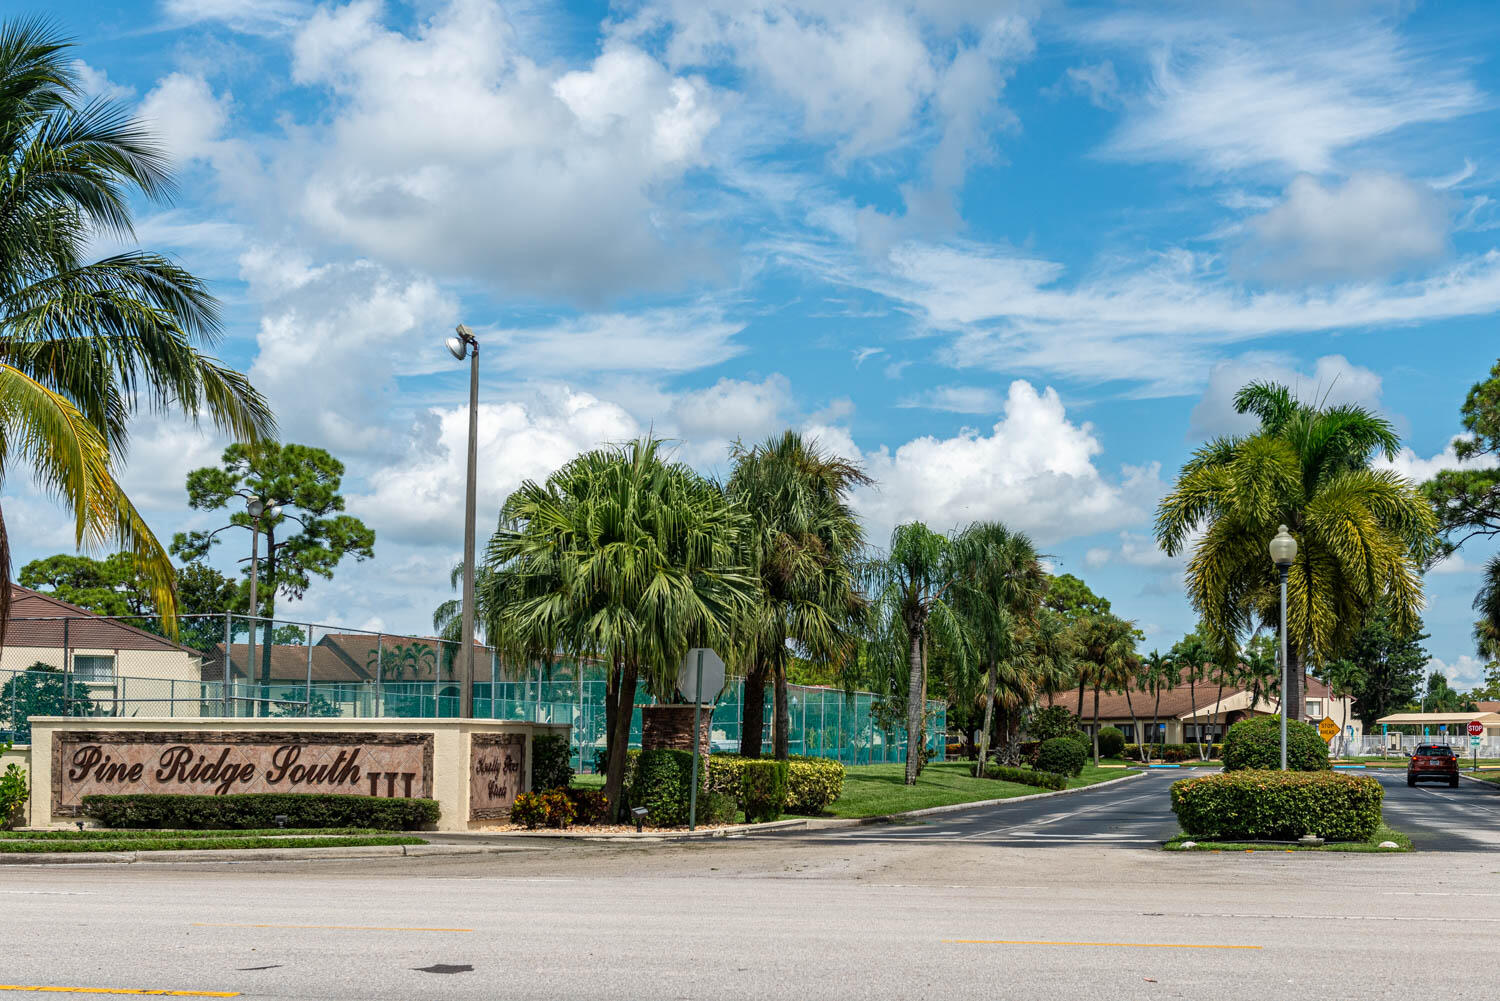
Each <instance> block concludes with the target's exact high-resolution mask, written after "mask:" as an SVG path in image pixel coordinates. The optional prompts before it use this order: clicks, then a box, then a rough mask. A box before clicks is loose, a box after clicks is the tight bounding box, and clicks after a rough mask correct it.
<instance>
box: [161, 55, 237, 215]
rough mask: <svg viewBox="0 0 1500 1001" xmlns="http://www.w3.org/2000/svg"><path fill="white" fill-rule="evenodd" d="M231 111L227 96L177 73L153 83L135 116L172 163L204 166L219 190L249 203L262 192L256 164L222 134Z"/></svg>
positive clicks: (195, 77)
mask: <svg viewBox="0 0 1500 1001" xmlns="http://www.w3.org/2000/svg"><path fill="white" fill-rule="evenodd" d="M233 111H234V98H233V96H232V95H230V94H227V93H225V94H215V93H214V91H213V88H212V87H210V86H209V84H208V81H206V80H205V79H204V78H203V77H202V76H199V75H196V74H191V73H182V72H176V73H169V74H167V75H166V76H164V77H162V78H161V79H160V80H158V81H157V83H156V86H155V87H153V88H152V89H151V92H150V93H148V94H147V95H146V97H145V98H144V100H142V101H141V105H140V108H139V109H138V111H137V113H138V115H139V116H140V118H141V119H142V120H143V121H145V122H146V123H147V124H149V125H150V127H151V130H152V132H153V134H154V135H155V137H156V138H157V139H158V140H159V141H160V142H161V145H162V147H163V148H164V149H166V150H167V151H168V153H169V154H170V155H171V157H172V159H173V160H174V161H175V162H176V163H177V164H179V165H181V164H193V163H206V164H209V165H211V166H212V167H213V169H214V170H215V172H216V173H217V175H218V180H219V184H220V186H221V187H222V188H223V189H225V190H226V191H229V192H232V193H236V194H238V195H239V196H240V197H245V198H250V199H253V198H255V197H258V196H259V195H260V194H262V193H263V188H262V184H263V178H262V177H261V172H260V171H261V168H260V163H259V160H258V158H257V156H256V154H255V151H254V150H253V149H252V147H251V146H250V144H249V143H247V142H246V141H245V140H244V139H240V138H235V137H231V136H229V135H227V134H226V133H228V132H229V131H230V126H231V120H232V115H233ZM260 207H261V209H262V210H263V209H264V206H260Z"/></svg>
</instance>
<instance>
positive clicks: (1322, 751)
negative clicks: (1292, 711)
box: [1224, 716, 1328, 772]
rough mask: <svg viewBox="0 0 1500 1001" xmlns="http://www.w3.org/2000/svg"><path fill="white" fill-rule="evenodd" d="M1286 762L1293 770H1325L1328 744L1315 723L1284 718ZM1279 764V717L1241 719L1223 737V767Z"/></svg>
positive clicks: (1238, 768)
mask: <svg viewBox="0 0 1500 1001" xmlns="http://www.w3.org/2000/svg"><path fill="white" fill-rule="evenodd" d="M1286 766H1287V768H1289V769H1291V770H1292V771H1294V772H1326V771H1328V745H1327V744H1325V743H1323V738H1322V737H1320V736H1318V731H1317V729H1316V728H1315V727H1313V726H1311V725H1309V724H1307V723H1304V722H1302V721H1301V720H1297V719H1293V720H1287V724H1286ZM1280 768H1281V717H1280V716H1256V717H1254V718H1253V719H1242V720H1240V721H1239V722H1238V723H1236V724H1235V725H1234V726H1232V727H1230V728H1229V734H1228V736H1226V737H1225V738H1224V770H1225V771H1226V772H1236V771H1241V770H1244V769H1267V770H1270V769H1276V770H1278V771H1279V770H1280Z"/></svg>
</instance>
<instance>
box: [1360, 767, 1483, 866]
mask: <svg viewBox="0 0 1500 1001" xmlns="http://www.w3.org/2000/svg"><path fill="white" fill-rule="evenodd" d="M1367 774H1370V775H1374V776H1375V777H1376V778H1378V779H1380V784H1381V786H1383V787H1384V788H1385V822H1386V823H1387V824H1389V825H1390V826H1392V827H1394V828H1395V829H1396V830H1398V831H1401V832H1403V833H1405V834H1408V835H1410V836H1411V840H1412V844H1413V845H1414V846H1415V847H1416V848H1417V849H1418V850H1419V851H1442V852H1492V851H1497V850H1500V787H1496V786H1493V785H1490V784H1489V783H1488V782H1471V781H1469V780H1467V779H1464V780H1461V781H1460V782H1459V783H1458V788H1456V789H1450V788H1448V787H1447V786H1444V785H1427V784H1425V783H1424V784H1422V785H1418V786H1415V787H1412V788H1408V787H1407V785H1406V772H1405V771H1404V770H1402V769H1389V770H1386V769H1381V770H1379V771H1377V770H1375V769H1371V770H1370V771H1369V772H1368V773H1367Z"/></svg>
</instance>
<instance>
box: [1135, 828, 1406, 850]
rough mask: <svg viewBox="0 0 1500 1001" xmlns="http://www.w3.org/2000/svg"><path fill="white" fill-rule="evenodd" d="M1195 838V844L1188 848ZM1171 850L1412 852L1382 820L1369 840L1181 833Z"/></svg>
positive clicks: (1401, 836) (1169, 844)
mask: <svg viewBox="0 0 1500 1001" xmlns="http://www.w3.org/2000/svg"><path fill="white" fill-rule="evenodd" d="M1187 841H1191V842H1193V847H1191V848H1184V847H1183V843H1184V842H1187ZM1382 841H1394V842H1395V843H1396V845H1397V847H1395V848H1382V847H1380V843H1381V842H1382ZM1162 847H1163V848H1165V849H1166V850H1167V851H1169V852H1368V853H1370V854H1377V855H1394V854H1397V853H1399V852H1409V851H1411V850H1412V848H1411V838H1408V837H1407V836H1406V835H1405V834H1402V833H1401V832H1400V831H1398V830H1395V829H1394V828H1391V827H1388V826H1386V825H1385V824H1381V825H1380V826H1379V827H1378V828H1376V830H1375V833H1374V835H1372V836H1371V838H1370V840H1369V841H1336V842H1333V843H1331V844H1324V845H1296V844H1284V843H1282V842H1278V841H1199V840H1198V839H1196V838H1192V837H1189V836H1188V835H1186V834H1179V835H1177V836H1176V837H1175V838H1173V839H1172V840H1171V841H1168V842H1167V843H1166V844H1165V845H1163V846H1162Z"/></svg>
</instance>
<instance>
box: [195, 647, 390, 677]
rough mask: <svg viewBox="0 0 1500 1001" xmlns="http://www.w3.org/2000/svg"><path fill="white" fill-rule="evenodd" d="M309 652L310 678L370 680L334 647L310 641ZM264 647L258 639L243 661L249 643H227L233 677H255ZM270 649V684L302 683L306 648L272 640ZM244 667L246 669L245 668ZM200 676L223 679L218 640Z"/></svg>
mask: <svg viewBox="0 0 1500 1001" xmlns="http://www.w3.org/2000/svg"><path fill="white" fill-rule="evenodd" d="M310 649H311V652H312V680H313V681H314V682H322V683H324V684H332V683H338V684H348V683H350V682H363V681H369V680H371V676H370V675H366V674H364V673H363V672H361V671H357V670H354V669H352V668H351V667H350V666H349V664H348V663H347V662H346V661H345V660H344V659H343V658H341V657H339V656H338V654H336V653H335V652H334V651H332V650H330V649H329V648H327V647H325V646H320V645H318V644H313V646H312V647H311V648H310ZM265 651H266V647H265V646H264V645H262V644H260V643H257V644H256V645H255V651H254V658H253V660H250V662H249V663H248V664H247V660H249V659H250V657H251V651H250V644H248V643H231V644H230V646H229V665H230V672H231V677H232V678H233V679H234V680H235V681H251V682H255V681H259V680H260V677H261V668H262V666H263V664H264V661H263V659H262V658H263V657H264V656H265ZM270 651H271V682H272V684H288V683H292V682H295V683H298V684H305V683H306V682H307V676H308V652H309V648H308V647H307V646H304V645H302V644H300V643H299V644H291V643H273V644H271V647H270ZM247 667H248V670H247ZM201 677H202V679H203V680H204V681H223V680H224V644H222V643H218V644H215V646H214V656H213V657H212V659H210V660H207V661H205V662H204V664H203V667H202V675H201Z"/></svg>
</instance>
